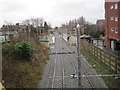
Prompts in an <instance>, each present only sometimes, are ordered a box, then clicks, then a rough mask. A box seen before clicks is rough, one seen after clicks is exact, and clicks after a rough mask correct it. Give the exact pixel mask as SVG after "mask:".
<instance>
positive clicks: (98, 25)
mask: <svg viewBox="0 0 120 90" xmlns="http://www.w3.org/2000/svg"><path fill="white" fill-rule="evenodd" d="M96 28H97V29H98V30H103V29H105V19H99V20H97V22H96Z"/></svg>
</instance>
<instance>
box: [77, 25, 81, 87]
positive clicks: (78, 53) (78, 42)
mask: <svg viewBox="0 0 120 90" xmlns="http://www.w3.org/2000/svg"><path fill="white" fill-rule="evenodd" d="M80 29H81V27H80V25H79V24H78V25H77V30H76V31H77V60H78V88H80V87H81V77H80V76H81V61H80Z"/></svg>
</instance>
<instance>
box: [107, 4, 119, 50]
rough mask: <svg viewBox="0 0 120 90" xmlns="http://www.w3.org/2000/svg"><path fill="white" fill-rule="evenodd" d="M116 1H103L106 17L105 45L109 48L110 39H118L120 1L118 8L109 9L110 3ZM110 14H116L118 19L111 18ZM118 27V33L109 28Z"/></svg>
mask: <svg viewBox="0 0 120 90" xmlns="http://www.w3.org/2000/svg"><path fill="white" fill-rule="evenodd" d="M116 3H117V2H105V17H106V41H105V42H106V47H107V48H110V39H114V40H120V20H119V19H120V2H119V5H118V6H119V7H118V9H111V8H110V7H111V6H112V5H115V4H116ZM111 16H118V21H115V20H113V21H112V20H111ZM113 27H118V33H115V31H111V28H113Z"/></svg>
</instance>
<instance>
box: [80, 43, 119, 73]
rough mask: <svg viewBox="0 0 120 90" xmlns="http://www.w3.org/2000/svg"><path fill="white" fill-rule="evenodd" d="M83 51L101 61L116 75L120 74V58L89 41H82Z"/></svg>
mask: <svg viewBox="0 0 120 90" xmlns="http://www.w3.org/2000/svg"><path fill="white" fill-rule="evenodd" d="M81 49H82V51H84V52H85V53H87V54H89V55H90V56H91V57H93V58H95V59H97V60H100V61H101V62H102V63H103V64H105V65H106V66H107V67H108V68H109V69H111V70H112V71H114V72H115V73H116V74H118V73H120V56H117V55H114V54H112V53H110V52H107V51H105V50H103V49H100V48H98V47H96V46H94V45H92V44H90V43H88V42H87V41H82V46H81Z"/></svg>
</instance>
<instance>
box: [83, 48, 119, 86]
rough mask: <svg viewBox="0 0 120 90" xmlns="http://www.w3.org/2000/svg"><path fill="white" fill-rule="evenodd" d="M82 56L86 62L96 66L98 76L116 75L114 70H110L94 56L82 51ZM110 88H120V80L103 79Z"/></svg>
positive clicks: (113, 78) (112, 78)
mask: <svg viewBox="0 0 120 90" xmlns="http://www.w3.org/2000/svg"><path fill="white" fill-rule="evenodd" d="M82 55H83V56H84V57H85V58H86V60H87V61H88V62H89V63H90V64H91V65H92V66H95V70H96V72H97V73H98V74H101V75H109V74H114V72H113V71H112V70H110V69H109V68H108V67H107V66H106V65H104V64H103V63H102V62H101V61H99V60H97V59H96V58H95V57H94V56H92V55H90V53H89V54H88V53H86V52H85V51H83V50H82ZM102 78H103V79H104V81H105V82H106V84H107V85H108V87H109V88H120V80H119V79H116V78H115V77H102Z"/></svg>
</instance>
